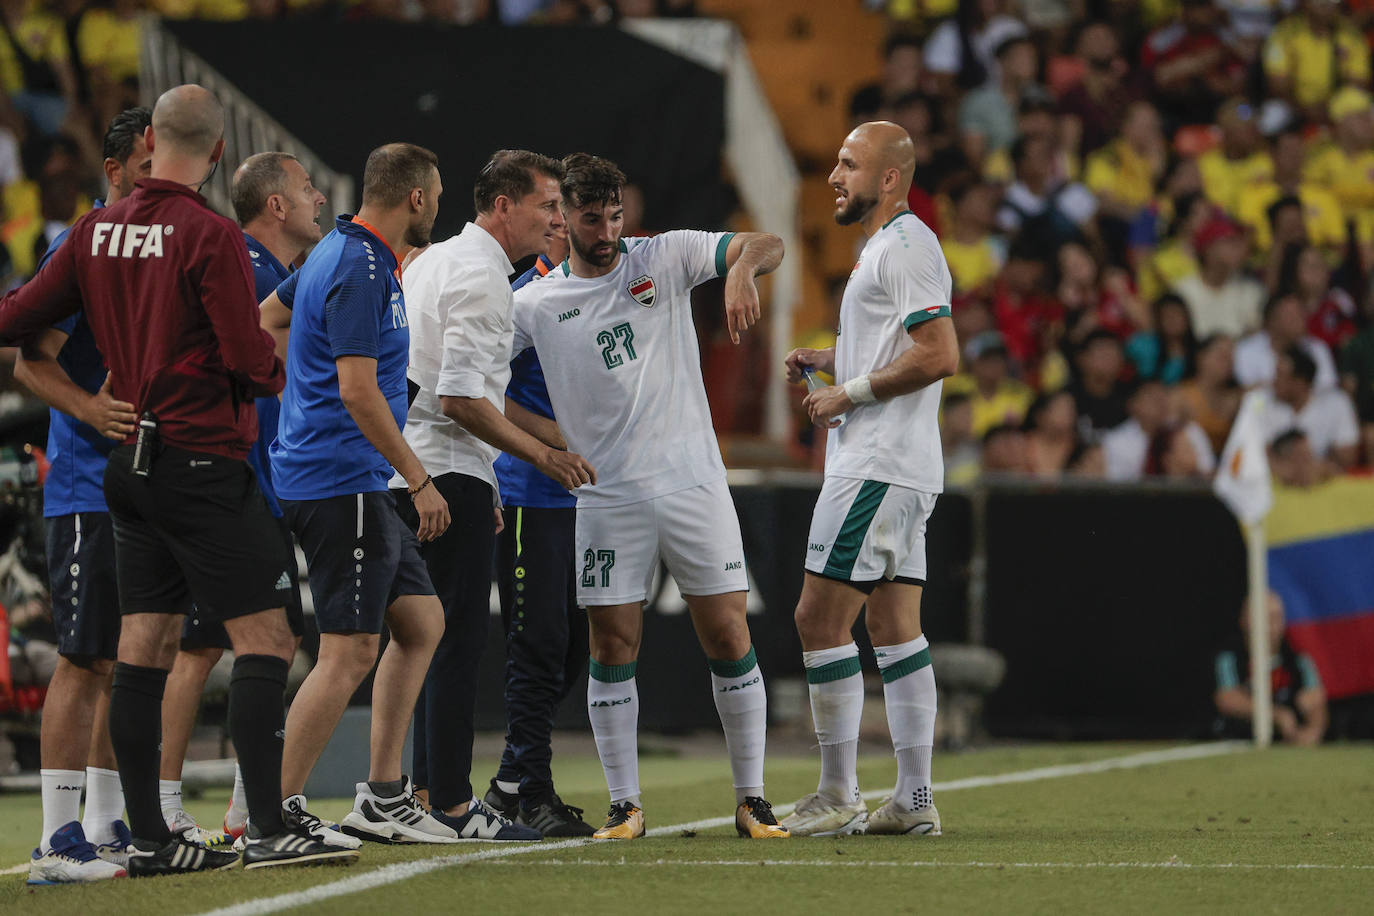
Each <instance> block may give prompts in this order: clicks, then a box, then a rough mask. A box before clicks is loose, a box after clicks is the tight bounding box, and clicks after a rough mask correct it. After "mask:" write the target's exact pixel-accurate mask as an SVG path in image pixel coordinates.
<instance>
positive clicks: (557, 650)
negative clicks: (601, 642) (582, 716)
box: [496, 506, 587, 799]
mask: <svg viewBox="0 0 1374 916" xmlns="http://www.w3.org/2000/svg"><path fill="white" fill-rule="evenodd" d="M576 519H577V510H576V509H574V508H571V507H569V508H566V509H528V508H523V507H518V506H517V507H507V509H506V515H505V520H506V527H505V530H504V531H502V532H501V534H500V536H499V539H498V543H497V555H496V575H497V578H496V584H497V587H498V588H499V589H500V592H501V620H502V622H503V623H504V625H505V628H506V750H505V752H504V753H503V754H502V755H501V768H500V769H499V770H498V771H497V774H496V778H497V779H500V780H503V781H508V782H519V783H520V794H521V795H522V796H524V797H525V798H530V799H537V798H541V797H543V796H547V795H549V794H552V793H553V790H554V789H553V773H552V771H551V769H550V763H551V760H552V756H553V754H552V750H551V748H550V746H549V743H550V739H551V737H552V734H553V720H554V716H555V715H556V714H557V712H558V706H559V704H560V703H562V702H563V700H565V699H566V698H567V696H568V693H569V692H570V691H571V690H572V687H573V684H574V683H576V681H577V678H578V676H579V675H581V673H582V668H583V666H584V665H586V663H587V615H586V612H584V611H582V610H581V609H580V608H579V607H578V606H577V593H576V588H575V581H574V578H573V576H574V575H575V574H576V569H575V564H574V557H573V552H574V541H573V532H574V528H575V525H576Z"/></svg>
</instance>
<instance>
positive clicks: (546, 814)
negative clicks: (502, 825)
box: [516, 794, 596, 837]
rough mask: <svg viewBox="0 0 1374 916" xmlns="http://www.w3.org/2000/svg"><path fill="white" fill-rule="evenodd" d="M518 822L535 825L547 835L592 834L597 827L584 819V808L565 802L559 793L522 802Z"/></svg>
mask: <svg viewBox="0 0 1374 916" xmlns="http://www.w3.org/2000/svg"><path fill="white" fill-rule="evenodd" d="M516 823H520V824H524V825H525V826H526V827H533V828H534V829H535V830H538V831H539V832H540V833H542V834H544V836H546V837H561V836H591V835H592V834H593V833H594V832H596V828H595V827H593V826H592V825H591V824H589V823H587V822H586V821H584V820H583V819H582V809H581V808H574V807H573V806H572V805H566V804H564V803H563V799H561V798H559V797H558V795H557V794H552V795H547V796H545V797H544V798H542V799H538V800H535V801H531V800H528V799H525V800H522V801H521V802H520V815H519V817H518V818H517V819H516Z"/></svg>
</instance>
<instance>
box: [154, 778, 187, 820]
mask: <svg viewBox="0 0 1374 916" xmlns="http://www.w3.org/2000/svg"><path fill="white" fill-rule="evenodd" d="M157 794H158V795H159V796H160V797H161V798H162V816H163V818H167V817H169V816H174V815H175V814H176V813H177V812H178V811H181V810H182V807H181V780H180V779H159V780H158V781H157Z"/></svg>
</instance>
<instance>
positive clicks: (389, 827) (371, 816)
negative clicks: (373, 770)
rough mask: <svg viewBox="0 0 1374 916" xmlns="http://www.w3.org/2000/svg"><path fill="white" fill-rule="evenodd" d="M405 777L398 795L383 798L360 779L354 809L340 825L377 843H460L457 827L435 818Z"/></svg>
mask: <svg viewBox="0 0 1374 916" xmlns="http://www.w3.org/2000/svg"><path fill="white" fill-rule="evenodd" d="M402 779H403V784H404V788H403V789H402V791H401V794H400V795H398V796H396V797H395V798H380V797H378V796H377V795H376V794H375V793H374V792H373V791H372V789H371V788H369V787H368V784H367V783H365V782H360V783H358V784H357V785H356V786H355V788H356V789H357V793H358V794H357V795H355V796H354V797H353V810H352V811H350V812H348V813H347V814H345V815H344V819H343V823H342V824H341V825H340V827H339V829H340V830H343V831H344V832H345V833H348V834H351V835H352V836H355V837H359V838H360V839H363V840H371V841H373V842H374V843H457V842H458V841H459V840H460V839H461V837H460V836H459V835H458V831H457V830H454V829H453V828H452V827H449V826H448V825H446V824H442V823H440V822H439V821H438V820H436V819H435V818H434V816H433V815H432V814H430V812H429V811H428V810H426V809H425V806H424V805H422V804H421V803H420V800H419V799H417V798H416V797H415V790H414V789H413V788H412V787H411V785H410V779H409V778H408V777H402Z"/></svg>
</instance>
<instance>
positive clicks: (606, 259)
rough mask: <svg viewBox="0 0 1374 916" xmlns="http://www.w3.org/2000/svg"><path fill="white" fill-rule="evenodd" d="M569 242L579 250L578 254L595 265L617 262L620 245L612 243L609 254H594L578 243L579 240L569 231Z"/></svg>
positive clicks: (606, 265) (608, 265)
mask: <svg viewBox="0 0 1374 916" xmlns="http://www.w3.org/2000/svg"><path fill="white" fill-rule="evenodd" d="M568 242H569V244H571V245H572V247H573V250H574V251H576V252H577V256H578V257H579V258H581V259H582V260H584V261H586V262H587V263H588V264H590V265H592V266H593V267H610V266H611V265H612V264H614V263H615V256H616V254H618V253H619V246H617V245H612V246H611V250H610V251H609V252H608V253H607V254H604V255H594V254H592V253H591V251H590V250H588V249H585V248H583V247H582V246H581V245H579V244H577V240H576V239H575V238H573V235H572V233H568Z"/></svg>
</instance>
